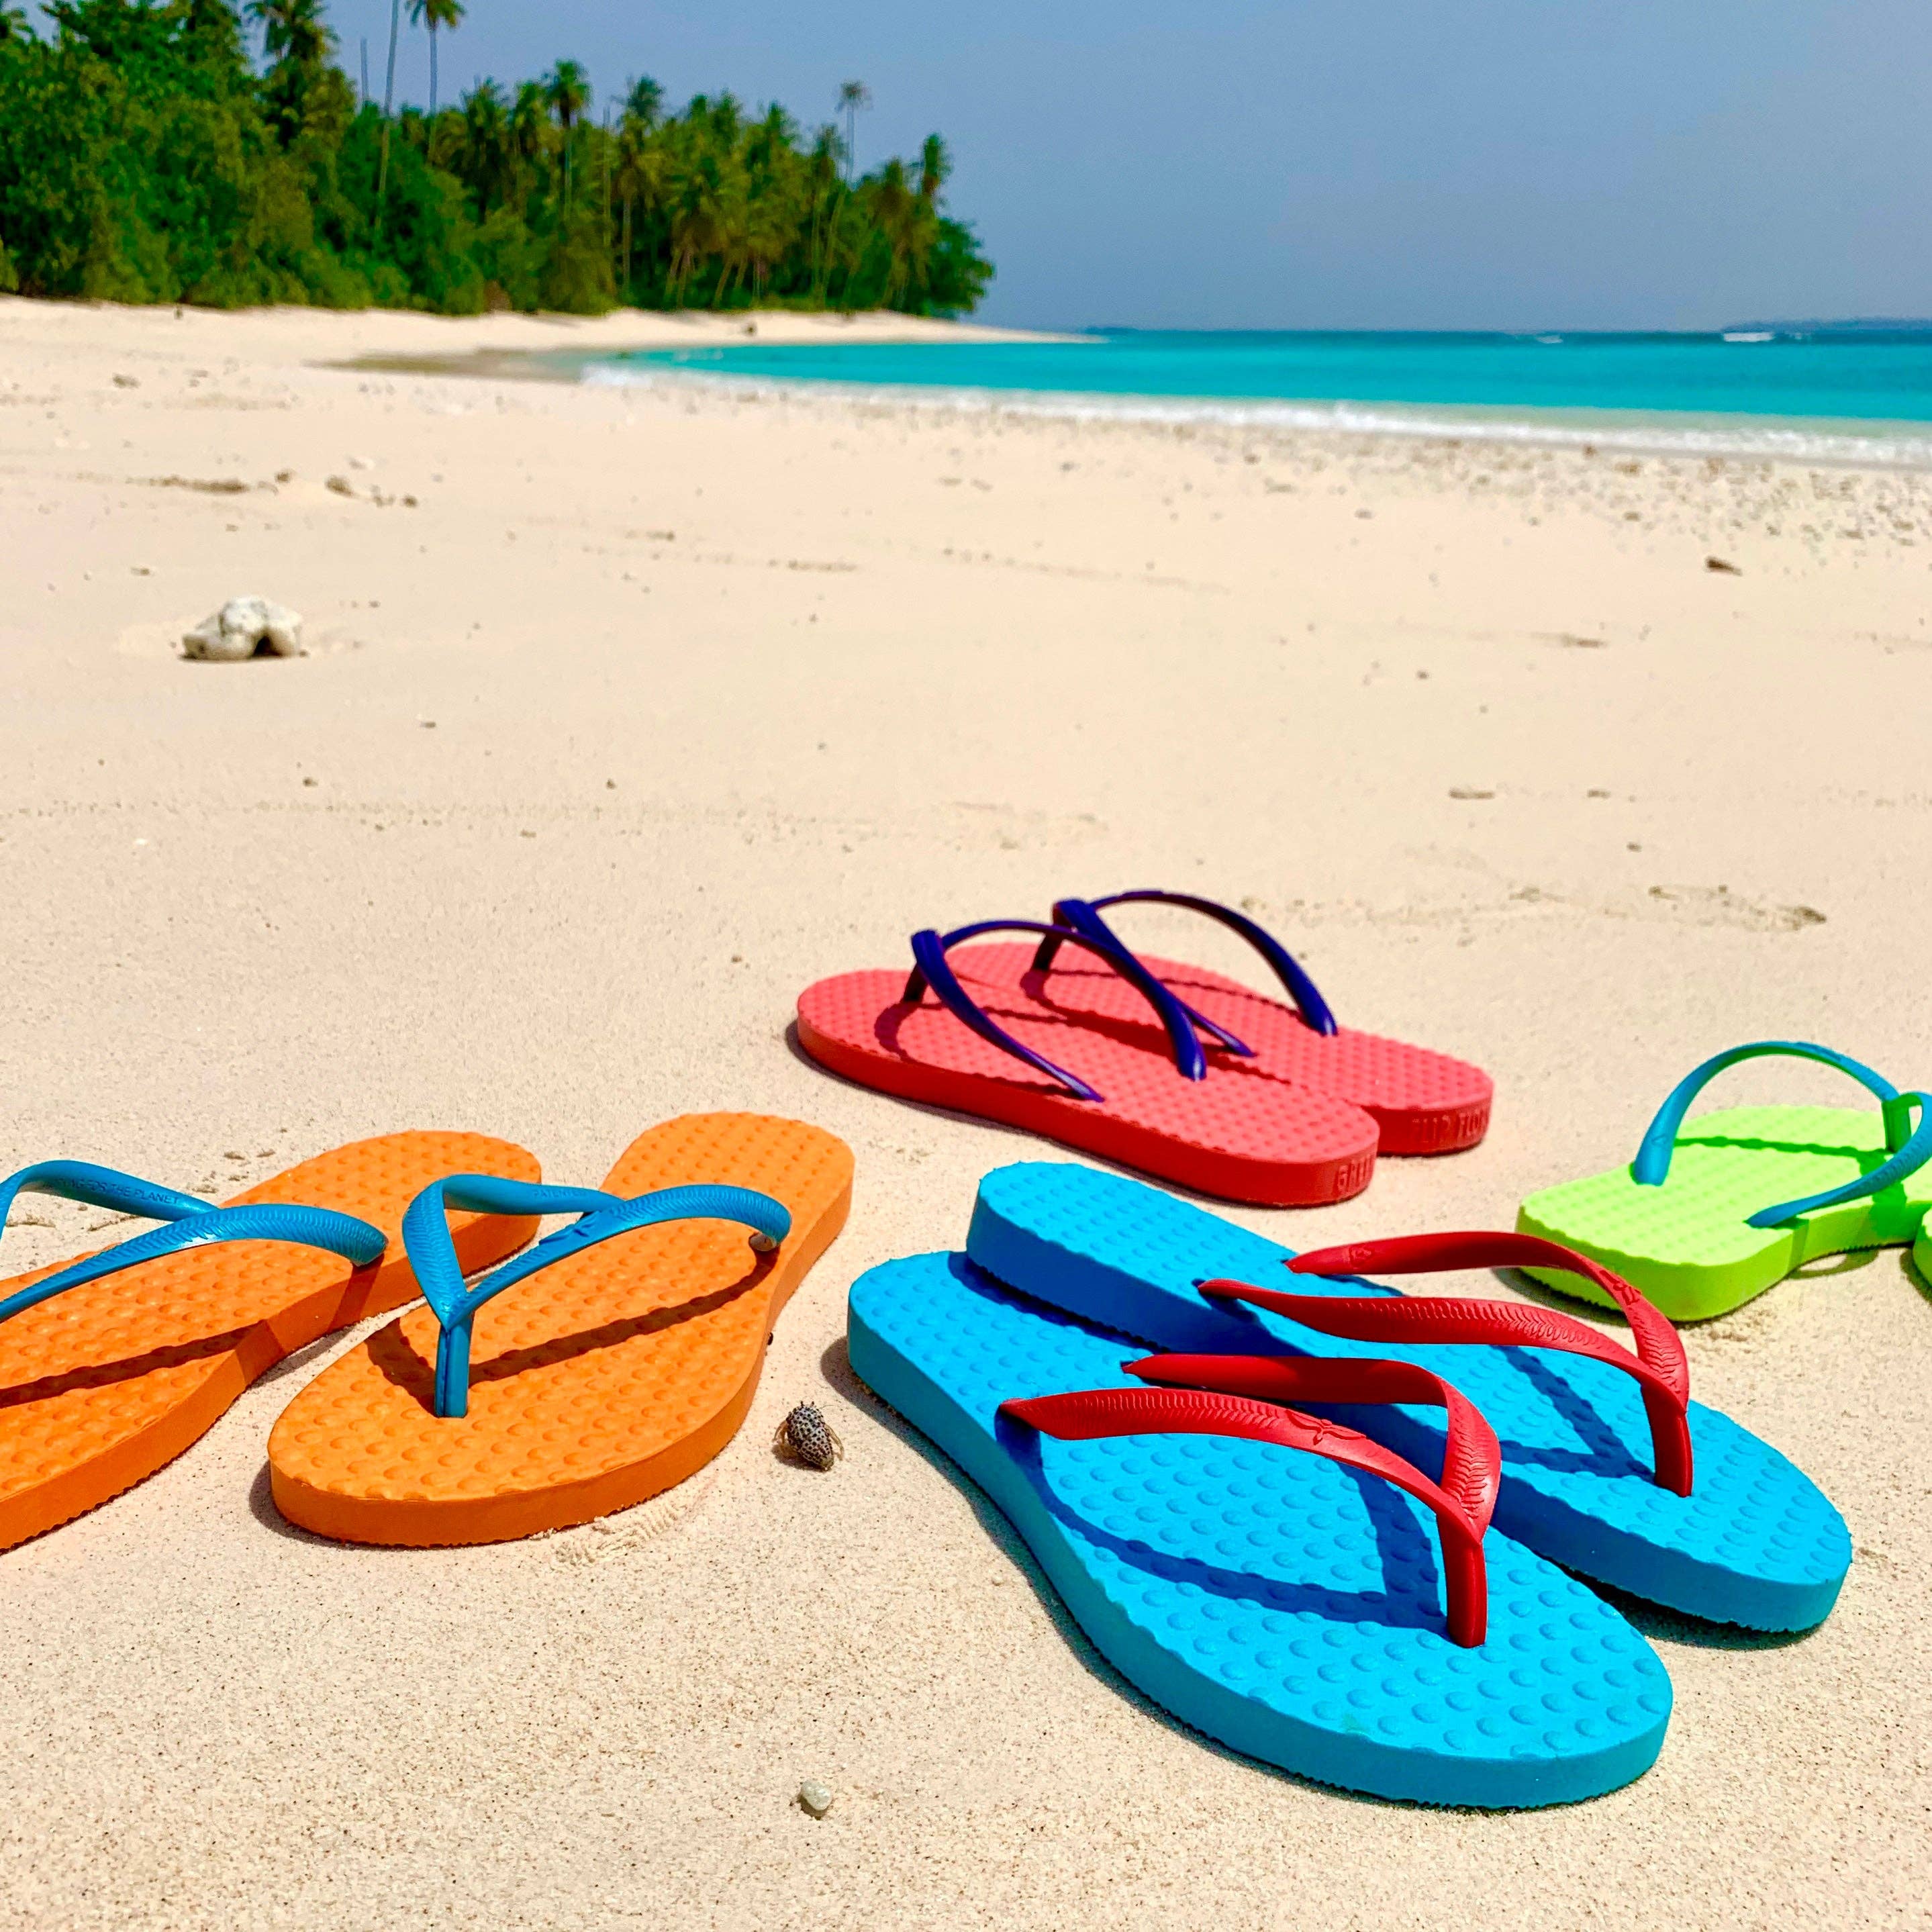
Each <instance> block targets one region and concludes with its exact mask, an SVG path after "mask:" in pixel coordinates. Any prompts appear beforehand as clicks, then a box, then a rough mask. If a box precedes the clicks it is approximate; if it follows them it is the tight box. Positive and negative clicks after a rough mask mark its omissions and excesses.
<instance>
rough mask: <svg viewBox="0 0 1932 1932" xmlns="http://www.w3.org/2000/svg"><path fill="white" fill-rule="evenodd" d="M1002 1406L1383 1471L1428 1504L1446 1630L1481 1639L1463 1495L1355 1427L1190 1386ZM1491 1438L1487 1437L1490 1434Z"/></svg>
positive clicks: (1472, 1641)
mask: <svg viewBox="0 0 1932 1932" xmlns="http://www.w3.org/2000/svg"><path fill="white" fill-rule="evenodd" d="M1162 1359H1163V1358H1160V1357H1156V1358H1154V1360H1156V1361H1160V1360H1162ZM1166 1359H1169V1360H1172V1359H1174V1358H1166ZM1188 1359H1194V1358H1188ZM1358 1366H1359V1365H1358ZM1432 1379H1433V1378H1432ZM1341 1399H1342V1398H1340V1397H1337V1400H1341ZM1404 1399H1405V1400H1406V1399H1407V1398H1404ZM1000 1413H1001V1415H1003V1416H1006V1417H1008V1418H1010V1419H1011V1420H1013V1421H1016V1422H1019V1423H1024V1424H1025V1425H1026V1426H1027V1427H1029V1428H1031V1429H1037V1430H1040V1433H1042V1434H1043V1435H1045V1436H1055V1437H1056V1438H1058V1439H1061V1440H1062V1441H1066V1442H1093V1441H1094V1440H1096V1439H1099V1438H1101V1437H1104V1436H1156V1435H1160V1436H1238V1437H1240V1438H1241V1439H1243V1440H1244V1441H1246V1442H1272V1443H1275V1444H1277V1445H1279V1446H1280V1447H1281V1448H1284V1449H1300V1450H1303V1451H1306V1452H1307V1454H1310V1455H1313V1456H1322V1457H1326V1458H1327V1459H1328V1460H1329V1461H1330V1462H1331V1463H1343V1464H1344V1465H1346V1466H1347V1467H1349V1468H1350V1469H1361V1470H1364V1471H1366V1472H1367V1473H1368V1474H1369V1475H1373V1476H1380V1477H1382V1478H1383V1479H1384V1480H1385V1481H1388V1482H1391V1483H1393V1484H1395V1486H1396V1487H1397V1488H1398V1489H1400V1490H1406V1491H1407V1492H1408V1493H1409V1495H1411V1496H1414V1497H1415V1498H1416V1499H1417V1500H1418V1502H1424V1503H1427V1505H1429V1507H1430V1509H1431V1510H1433V1511H1434V1512H1435V1514H1436V1534H1437V1535H1438V1537H1439V1539H1440V1541H1441V1543H1442V1574H1443V1581H1444V1584H1445V1589H1446V1592H1447V1595H1448V1604H1449V1634H1450V1636H1451V1638H1452V1639H1453V1640H1454V1641H1455V1642H1456V1643H1459V1644H1460V1645H1462V1646H1463V1647H1464V1648H1465V1649H1475V1647H1476V1646H1478V1645H1479V1644H1480V1643H1481V1642H1482V1641H1483V1637H1484V1632H1485V1631H1486V1630H1487V1628H1488V1625H1489V1610H1490V1603H1489V1583H1488V1578H1487V1573H1486V1571H1485V1569H1484V1563H1483V1532H1482V1529H1481V1527H1479V1526H1478V1525H1477V1524H1476V1523H1475V1522H1473V1521H1472V1520H1471V1519H1470V1517H1469V1516H1468V1515H1467V1514H1465V1512H1464V1509H1463V1505H1462V1504H1461V1503H1460V1502H1458V1501H1457V1499H1455V1498H1454V1496H1450V1495H1449V1494H1448V1493H1447V1492H1446V1491H1445V1490H1443V1489H1442V1488H1441V1487H1439V1485H1437V1484H1434V1483H1432V1482H1431V1481H1430V1480H1429V1478H1427V1476H1425V1475H1424V1474H1423V1473H1422V1472H1421V1470H1420V1469H1417V1468H1416V1467H1415V1465H1414V1464H1413V1463H1408V1462H1405V1461H1404V1460H1403V1458H1402V1457H1400V1456H1398V1455H1397V1454H1395V1453H1394V1451H1391V1450H1388V1449H1385V1448H1382V1445H1380V1444H1379V1443H1377V1442H1370V1440H1369V1439H1368V1438H1367V1436H1361V1435H1358V1433H1356V1432H1355V1430H1352V1429H1344V1428H1343V1427H1342V1426H1341V1424H1340V1423H1335V1422H1325V1421H1320V1420H1319V1419H1318V1418H1316V1417H1314V1416H1312V1415H1302V1414H1301V1413H1300V1412H1298V1410H1295V1409H1278V1408H1277V1407H1275V1406H1274V1404H1273V1403H1267V1402H1256V1401H1252V1400H1247V1399H1246V1398H1244V1397H1241V1396H1237V1395H1223V1394H1218V1393H1217V1392H1215V1391H1209V1390H1204V1389H1195V1388H1113V1389H1084V1390H1081V1391H1076V1392H1075V1393H1074V1394H1069V1395H1043V1396H1036V1397H1033V1398H1031V1400H1028V1401H1025V1402H1003V1403H1001V1405H1000ZM1490 1441H1491V1442H1492V1444H1493V1443H1494V1442H1495V1438H1494V1437H1493V1436H1492V1437H1491V1438H1490Z"/></svg>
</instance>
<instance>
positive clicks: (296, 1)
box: [190, 0, 335, 148]
mask: <svg viewBox="0 0 1932 1932" xmlns="http://www.w3.org/2000/svg"><path fill="white" fill-rule="evenodd" d="M246 10H247V12H248V16H249V17H250V18H251V20H256V21H258V22H260V24H261V27H262V44H263V49H264V50H265V51H266V52H267V53H268V55H269V57H270V58H271V59H272V60H273V62H274V63H275V65H273V67H272V68H270V70H269V77H268V84H267V86H266V88H265V89H263V93H264V95H265V97H266V104H267V105H268V107H269V110H271V113H272V115H273V118H274V121H275V130H276V134H277V137H278V139H280V141H281V144H282V145H283V146H284V147H285V148H286V147H288V146H290V145H293V142H294V141H295V139H296V136H297V135H299V133H301V132H302V128H303V126H304V124H305V122H306V121H307V119H308V98H309V90H310V89H311V86H313V85H314V83H315V81H316V80H317V77H318V76H319V75H320V74H322V73H323V71H324V68H326V64H327V62H328V60H329V55H330V54H331V53H332V52H334V51H335V34H333V33H332V32H331V31H329V23H328V22H327V21H326V20H324V19H323V15H322V5H321V0H248V4H247V9H246ZM224 13H225V15H226V17H225V19H224V20H223V22H222V23H221V27H220V28H218V29H217V31H220V30H221V29H225V31H226V33H227V34H229V35H230V36H231V37H232V36H233V35H234V34H235V32H236V23H235V17H234V15H233V13H226V10H225V9H224ZM190 31H193V28H190ZM201 31H206V28H205V27H204V28H202V29H201Z"/></svg>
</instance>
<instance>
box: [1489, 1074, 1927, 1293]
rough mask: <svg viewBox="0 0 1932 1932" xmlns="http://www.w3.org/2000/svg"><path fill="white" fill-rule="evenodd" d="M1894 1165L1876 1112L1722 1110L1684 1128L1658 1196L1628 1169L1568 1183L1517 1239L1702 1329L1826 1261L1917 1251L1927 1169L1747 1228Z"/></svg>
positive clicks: (1549, 1196)
mask: <svg viewBox="0 0 1932 1932" xmlns="http://www.w3.org/2000/svg"><path fill="white" fill-rule="evenodd" d="M1883 1160H1885V1139H1884V1132H1883V1128H1882V1123H1881V1122H1880V1121H1879V1116H1878V1115H1876V1114H1875V1113H1872V1112H1869V1111H1859V1110H1854V1109H1846V1108H1840V1107H1732V1108H1727V1109H1725V1110H1724V1111H1723V1112H1719V1113H1713V1114H1704V1115H1700V1116H1699V1117H1698V1118H1697V1119H1696V1120H1694V1121H1691V1123H1690V1124H1688V1126H1687V1127H1685V1130H1684V1131H1683V1133H1682V1134H1681V1135H1680V1136H1679V1139H1678V1142H1677V1147H1676V1153H1675V1154H1674V1155H1673V1157H1672V1160H1671V1164H1670V1175H1669V1177H1668V1178H1667V1179H1666V1180H1665V1181H1664V1184H1662V1186H1661V1187H1639V1186H1638V1185H1637V1183H1636V1182H1635V1181H1633V1180H1632V1179H1631V1172H1630V1169H1628V1168H1619V1169H1615V1170H1613V1172H1610V1173H1607V1174H1596V1175H1589V1176H1587V1177H1586V1178H1584V1179H1582V1180H1580V1181H1565V1182H1563V1183H1562V1184H1560V1185H1559V1186H1557V1187H1546V1188H1544V1189H1543V1190H1541V1192H1540V1193H1535V1194H1532V1195H1531V1196H1529V1199H1526V1201H1525V1202H1523V1206H1522V1208H1520V1210H1519V1211H1518V1212H1517V1229H1518V1230H1519V1231H1520V1232H1522V1233H1524V1234H1530V1235H1541V1236H1542V1237H1544V1238H1545V1239H1547V1240H1550V1241H1560V1242H1562V1244H1563V1245H1564V1246H1565V1247H1568V1248H1574V1249H1575V1250H1577V1252H1578V1253H1580V1254H1585V1255H1587V1256H1589V1257H1590V1259H1592V1260H1593V1261H1598V1262H1602V1263H1603V1264H1604V1266H1605V1267H1606V1268H1610V1269H1612V1270H1613V1271H1615V1272H1616V1273H1617V1274H1620V1275H1622V1277H1624V1279H1625V1280H1626V1281H1628V1282H1630V1283H1632V1284H1633V1285H1634V1286H1636V1287H1637V1288H1640V1289H1642V1290H1643V1292H1644V1294H1645V1295H1646V1296H1648V1297H1649V1299H1650V1300H1651V1301H1652V1302H1654V1303H1655V1304H1656V1305H1657V1307H1658V1308H1660V1309H1661V1310H1662V1311H1663V1312H1664V1314H1666V1315H1667V1316H1669V1317H1670V1319H1671V1320H1672V1321H1673V1322H1706V1321H1709V1320H1710V1319H1711V1318H1712V1316H1718V1315H1724V1314H1727V1313H1729V1312H1730V1310H1732V1309H1734V1308H1737V1307H1741V1306H1742V1304H1744V1303H1745V1302H1747V1301H1751V1299H1752V1298H1754V1296H1757V1295H1762V1294H1763V1292H1765V1290H1766V1289H1768V1288H1772V1287H1774V1286H1776V1285H1777V1283H1779V1282H1781V1281H1782V1280H1784V1278H1785V1277H1787V1275H1789V1274H1791V1273H1792V1272H1793V1270H1794V1269H1796V1268H1800V1267H1802V1266H1803V1265H1804V1264H1805V1262H1809V1261H1815V1260H1817V1259H1818V1258H1819V1257H1820V1256H1826V1255H1836V1254H1843V1253H1847V1252H1848V1251H1849V1250H1852V1249H1856V1248H1876V1247H1890V1246H1892V1245H1894V1244H1902V1243H1904V1242H1906V1241H1910V1240H1911V1239H1912V1238H1913V1236H1914V1235H1915V1233H1916V1232H1918V1229H1919V1228H1920V1227H1921V1226H1922V1225H1923V1223H1924V1217H1925V1214H1926V1211H1927V1208H1928V1207H1932V1169H1921V1170H1920V1171H1919V1172H1918V1173H1916V1174H1915V1175H1910V1176H1909V1177H1908V1178H1906V1180H1905V1181H1903V1182H1901V1183H1900V1184H1897V1186H1895V1187H1890V1188H1888V1189H1886V1190H1885V1192H1884V1193H1882V1194H1879V1195H1876V1196H1872V1197H1870V1198H1869V1199H1864V1200H1859V1201H1848V1202H1844V1203H1843V1204H1842V1205H1840V1206H1838V1207H1835V1208H1820V1209H1817V1211H1814V1212H1813V1213H1811V1214H1805V1215H1801V1216H1799V1217H1798V1219H1797V1220H1795V1221H1793V1222H1791V1223H1788V1224H1787V1225H1786V1226H1783V1227H1778V1228H1754V1227H1751V1226H1749V1225H1748V1217H1750V1216H1751V1215H1752V1214H1756V1213H1757V1211H1759V1210H1760V1208H1768V1207H1771V1206H1772V1205H1775V1203H1777V1202H1780V1201H1793V1200H1799V1199H1802V1198H1803V1197H1805V1196H1807V1195H1810V1194H1814V1193H1822V1192H1823V1191H1824V1190H1826V1189H1828V1188H1832V1187H1839V1186H1841V1185H1842V1184H1844V1183H1845V1182H1846V1181H1855V1180H1857V1179H1858V1177H1859V1175H1861V1174H1867V1173H1870V1172H1871V1170H1872V1169H1873V1168H1875V1167H1877V1166H1879V1164H1880V1163H1882V1161H1883ZM1530 1272H1531V1273H1532V1274H1534V1275H1535V1277H1537V1279H1538V1280H1541V1281H1545V1282H1547V1285H1548V1286H1550V1287H1551V1288H1553V1289H1556V1290H1557V1291H1558V1292H1559V1293H1561V1294H1564V1295H1577V1296H1580V1297H1581V1298H1584V1299H1586V1300H1589V1301H1604V1299H1605V1298H1604V1296H1602V1295H1601V1294H1600V1293H1599V1292H1598V1291H1597V1290H1596V1289H1594V1288H1592V1287H1591V1286H1589V1284H1588V1283H1586V1282H1585V1281H1584V1280H1583V1279H1582V1278H1581V1277H1579V1276H1576V1275H1547V1274H1545V1273H1544V1271H1541V1270H1540V1269H1532V1270H1531V1271H1530Z"/></svg>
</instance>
